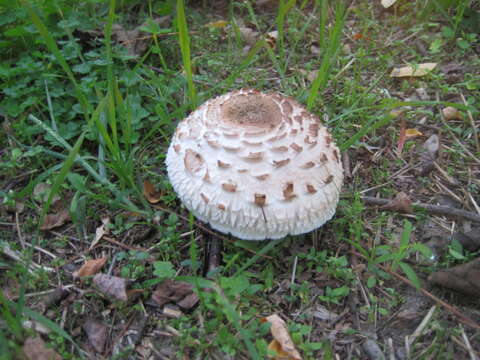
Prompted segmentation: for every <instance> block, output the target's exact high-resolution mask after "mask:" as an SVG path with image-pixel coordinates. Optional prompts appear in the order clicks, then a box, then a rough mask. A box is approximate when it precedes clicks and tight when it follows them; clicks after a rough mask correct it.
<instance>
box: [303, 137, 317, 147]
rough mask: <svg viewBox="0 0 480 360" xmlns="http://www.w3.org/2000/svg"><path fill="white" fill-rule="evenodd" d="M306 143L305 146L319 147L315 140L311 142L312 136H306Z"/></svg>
mask: <svg viewBox="0 0 480 360" xmlns="http://www.w3.org/2000/svg"><path fill="white" fill-rule="evenodd" d="M303 141H305V144H308V145H312V146H313V145H317V142H316V141H315V140H310V136H308V135H307V136H305V139H304V140H303Z"/></svg>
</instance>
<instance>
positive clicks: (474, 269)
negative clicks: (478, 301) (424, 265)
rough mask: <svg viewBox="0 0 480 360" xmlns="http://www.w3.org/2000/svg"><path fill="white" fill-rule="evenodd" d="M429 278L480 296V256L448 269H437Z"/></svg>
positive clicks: (465, 292) (448, 286) (444, 285)
mask: <svg viewBox="0 0 480 360" xmlns="http://www.w3.org/2000/svg"><path fill="white" fill-rule="evenodd" d="M428 280H429V281H431V282H433V283H434V284H437V285H440V286H443V287H446V288H449V289H453V290H456V291H459V292H462V293H464V294H467V295H471V296H475V297H476V298H478V297H479V296H480V258H476V259H475V260H472V261H470V262H469V263H466V264H462V265H458V266H454V267H453V268H450V269H447V270H441V271H437V272H435V273H433V274H431V275H430V276H429V278H428Z"/></svg>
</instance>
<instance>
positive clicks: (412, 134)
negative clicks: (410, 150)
mask: <svg viewBox="0 0 480 360" xmlns="http://www.w3.org/2000/svg"><path fill="white" fill-rule="evenodd" d="M422 135H423V134H422V133H421V132H420V131H418V130H417V129H407V130H405V136H406V137H407V138H412V137H416V136H422Z"/></svg>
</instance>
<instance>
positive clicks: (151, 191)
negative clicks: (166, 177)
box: [143, 180, 162, 204]
mask: <svg viewBox="0 0 480 360" xmlns="http://www.w3.org/2000/svg"><path fill="white" fill-rule="evenodd" d="M143 195H144V196H145V198H146V199H147V200H148V202H149V203H151V204H156V203H158V202H159V201H160V200H161V199H162V193H161V192H160V191H157V190H156V189H155V186H154V185H153V184H152V183H151V182H150V181H148V180H144V181H143Z"/></svg>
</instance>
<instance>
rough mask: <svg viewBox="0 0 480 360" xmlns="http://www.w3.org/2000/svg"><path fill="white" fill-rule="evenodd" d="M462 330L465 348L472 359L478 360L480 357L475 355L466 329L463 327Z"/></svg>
mask: <svg viewBox="0 0 480 360" xmlns="http://www.w3.org/2000/svg"><path fill="white" fill-rule="evenodd" d="M461 329H462V338H463V341H464V342H465V346H466V347H467V350H468V353H469V354H470V359H471V360H478V357H477V355H476V354H475V351H473V348H472V344H470V340H468V337H467V334H465V329H464V328H463V326H462V327H461Z"/></svg>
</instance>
